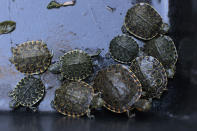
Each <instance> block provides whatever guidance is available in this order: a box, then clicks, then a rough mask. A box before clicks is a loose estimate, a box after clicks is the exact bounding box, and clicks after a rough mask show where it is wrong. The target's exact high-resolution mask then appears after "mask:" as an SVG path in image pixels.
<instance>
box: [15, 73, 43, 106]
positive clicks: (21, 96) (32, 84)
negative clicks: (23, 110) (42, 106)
mask: <svg viewBox="0 0 197 131" xmlns="http://www.w3.org/2000/svg"><path fill="white" fill-rule="evenodd" d="M13 92H14V95H13V98H14V100H16V102H19V103H20V105H22V106H26V107H31V106H32V105H34V104H36V103H37V102H39V101H40V100H41V99H42V98H43V96H44V92H45V87H44V85H43V83H42V81H41V80H40V79H37V78H35V77H33V76H27V77H25V78H23V79H21V81H20V82H18V84H17V86H16V88H15V89H14V90H13Z"/></svg>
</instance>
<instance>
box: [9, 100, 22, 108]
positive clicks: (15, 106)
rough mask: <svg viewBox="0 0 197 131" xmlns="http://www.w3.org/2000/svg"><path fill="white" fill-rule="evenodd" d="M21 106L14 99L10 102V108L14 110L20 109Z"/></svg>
mask: <svg viewBox="0 0 197 131" xmlns="http://www.w3.org/2000/svg"><path fill="white" fill-rule="evenodd" d="M19 105H20V104H19V103H18V102H17V101H16V100H14V99H13V100H11V101H10V102H9V107H10V108H12V109H16V108H18V107H19Z"/></svg>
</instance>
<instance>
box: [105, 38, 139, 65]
mask: <svg viewBox="0 0 197 131" xmlns="http://www.w3.org/2000/svg"><path fill="white" fill-rule="evenodd" d="M109 51H110V54H111V56H112V58H113V59H114V60H116V61H118V62H120V63H131V61H132V60H133V59H134V58H135V57H137V54H138V52H139V47H138V44H137V42H136V41H135V40H134V39H133V38H132V37H130V36H127V35H119V36H116V37H114V38H113V39H112V40H111V42H110V46H109Z"/></svg>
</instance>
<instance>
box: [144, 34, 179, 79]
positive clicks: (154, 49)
mask: <svg viewBox="0 0 197 131" xmlns="http://www.w3.org/2000/svg"><path fill="white" fill-rule="evenodd" d="M144 49H145V53H146V54H147V55H149V56H153V57H155V58H157V59H158V60H159V61H160V62H161V63H162V64H163V66H164V67H165V69H166V73H167V75H168V77H169V78H173V76H174V73H175V64H176V62H177V59H178V55H177V50H176V46H175V44H174V42H173V40H172V39H171V38H170V37H169V36H165V35H160V36H159V37H157V38H154V39H152V40H150V41H148V42H147V44H145V48H144Z"/></svg>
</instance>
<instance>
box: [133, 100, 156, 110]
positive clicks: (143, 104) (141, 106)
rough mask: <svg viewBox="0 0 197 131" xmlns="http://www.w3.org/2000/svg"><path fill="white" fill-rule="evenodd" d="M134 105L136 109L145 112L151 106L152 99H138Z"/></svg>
mask: <svg viewBox="0 0 197 131" xmlns="http://www.w3.org/2000/svg"><path fill="white" fill-rule="evenodd" d="M134 107H135V108H136V109H137V110H138V111H142V112H147V111H149V110H150V109H151V107H152V100H146V99H139V100H138V101H137V102H136V103H135V104H134Z"/></svg>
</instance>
